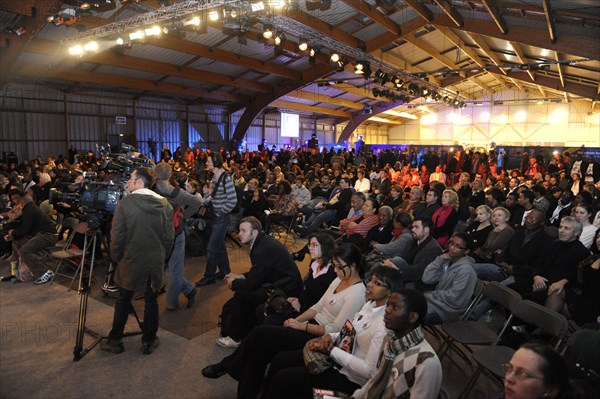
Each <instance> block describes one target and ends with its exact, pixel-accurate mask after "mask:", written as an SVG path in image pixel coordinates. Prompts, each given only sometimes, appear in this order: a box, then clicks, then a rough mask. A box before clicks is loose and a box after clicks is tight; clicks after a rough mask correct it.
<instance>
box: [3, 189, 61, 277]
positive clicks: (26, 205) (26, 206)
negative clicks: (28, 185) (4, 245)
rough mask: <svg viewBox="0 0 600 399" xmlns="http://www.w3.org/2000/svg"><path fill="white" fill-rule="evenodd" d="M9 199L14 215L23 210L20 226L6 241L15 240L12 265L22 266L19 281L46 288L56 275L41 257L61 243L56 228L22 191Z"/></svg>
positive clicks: (12, 193)
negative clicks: (46, 250)
mask: <svg viewBox="0 0 600 399" xmlns="http://www.w3.org/2000/svg"><path fill="white" fill-rule="evenodd" d="M9 195H10V199H11V202H12V203H13V212H19V209H20V213H21V222H20V224H18V225H17V226H16V227H15V228H13V229H10V230H9V231H8V234H7V235H5V236H4V240H6V241H11V240H12V243H13V254H12V259H13V260H12V262H15V263H18V264H19V270H18V273H16V274H17V275H16V278H17V279H18V280H20V281H33V280H35V284H45V283H47V282H48V281H50V280H51V279H52V277H53V276H54V273H53V272H52V271H51V270H47V269H46V267H45V266H44V265H43V264H42V263H41V261H40V259H39V256H40V255H41V254H42V252H43V251H44V250H45V249H46V248H49V247H51V246H53V245H54V244H56V242H57V241H58V237H57V235H56V229H55V227H54V224H53V223H52V221H51V220H50V218H49V217H48V215H46V214H45V213H44V212H42V210H41V209H40V208H39V207H38V206H37V205H36V204H35V202H33V199H32V198H31V197H30V196H29V195H26V194H25V193H23V192H22V191H19V190H12V191H11V192H10V194H9ZM15 216H16V215H15ZM19 261H20V263H19ZM12 262H11V263H12ZM11 266H12V265H11ZM12 269H13V267H11V270H12ZM36 276H37V278H35V277H36ZM13 280H14V279H13Z"/></svg>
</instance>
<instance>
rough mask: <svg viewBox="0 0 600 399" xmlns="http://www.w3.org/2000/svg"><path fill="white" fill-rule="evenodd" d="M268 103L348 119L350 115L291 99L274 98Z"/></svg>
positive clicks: (273, 105)
mask: <svg viewBox="0 0 600 399" xmlns="http://www.w3.org/2000/svg"><path fill="white" fill-rule="evenodd" d="M270 105H271V106H272V107H277V108H287V109H292V110H294V111H303V112H310V113H313V114H314V113H317V114H324V115H331V116H339V117H342V118H346V119H349V118H350V116H351V114H350V113H349V112H346V111H339V110H337V109H332V108H327V107H318V106H315V105H308V104H302V103H295V102H292V101H283V100H275V101H273V102H271V104H270ZM361 108H362V107H361Z"/></svg>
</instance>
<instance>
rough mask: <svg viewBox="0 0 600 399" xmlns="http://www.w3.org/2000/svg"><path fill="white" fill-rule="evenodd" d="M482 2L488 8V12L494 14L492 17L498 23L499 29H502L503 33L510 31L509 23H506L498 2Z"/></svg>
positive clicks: (484, 0)
mask: <svg viewBox="0 0 600 399" xmlns="http://www.w3.org/2000/svg"><path fill="white" fill-rule="evenodd" d="M481 2H482V3H483V5H484V6H485V8H486V9H487V11H488V13H489V14H490V15H491V16H492V19H493V20H494V22H495V23H496V26H498V29H500V32H502V33H503V34H506V33H508V25H507V24H506V21H505V20H504V17H503V16H502V14H500V10H499V9H498V7H497V6H496V4H494V2H493V1H492V0H481Z"/></svg>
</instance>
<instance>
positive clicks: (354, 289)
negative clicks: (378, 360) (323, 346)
mask: <svg viewBox="0 0 600 399" xmlns="http://www.w3.org/2000/svg"><path fill="white" fill-rule="evenodd" d="M333 266H334V270H335V273H336V275H337V278H336V279H335V280H333V282H332V283H331V285H330V286H329V288H328V289H327V291H326V292H325V294H324V295H323V296H322V297H321V299H320V300H319V302H317V303H316V304H315V305H313V306H312V307H310V308H309V309H308V310H306V311H305V312H304V313H302V314H301V315H299V316H298V317H296V318H293V319H288V320H286V321H285V323H284V325H283V326H270V325H262V326H258V327H255V328H254V329H253V330H252V331H251V332H250V334H248V336H247V337H246V338H245V339H244V340H243V341H242V343H241V345H240V346H239V347H238V348H237V349H236V351H235V352H234V353H233V354H231V355H230V356H227V357H225V358H224V359H222V360H221V361H220V362H219V363H217V364H213V365H210V366H207V367H205V368H204V369H203V370H202V375H203V376H204V377H206V378H219V377H221V376H223V375H225V374H229V375H230V376H231V377H232V378H234V379H235V380H237V381H238V382H239V384H238V390H237V392H238V398H252V399H254V398H256V397H257V395H258V393H259V391H260V388H261V385H262V380H263V377H264V375H265V370H266V368H267V366H268V364H269V363H270V362H271V361H272V359H273V358H274V357H275V355H277V354H278V353H280V352H283V351H287V350H294V349H302V348H303V347H304V345H305V344H306V342H308V341H309V340H310V339H312V338H315V337H320V336H322V335H323V334H326V333H333V332H337V331H339V330H341V329H342V327H343V325H344V323H345V322H346V320H348V319H350V318H352V315H353V314H354V313H356V312H357V311H358V310H359V309H360V308H361V307H362V306H363V305H364V303H365V299H364V293H365V286H364V285H363V284H362V275H363V269H362V255H361V252H360V250H359V249H358V248H357V247H356V246H355V245H352V244H347V243H345V244H342V245H340V246H339V247H338V248H337V250H336V252H335V255H334V258H333Z"/></svg>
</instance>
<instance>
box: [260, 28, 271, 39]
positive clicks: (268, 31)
mask: <svg viewBox="0 0 600 399" xmlns="http://www.w3.org/2000/svg"><path fill="white" fill-rule="evenodd" d="M264 29H265V30H264V31H263V34H262V35H263V37H264V38H265V39H270V38H272V37H273V26H272V25H265V26H264Z"/></svg>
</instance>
